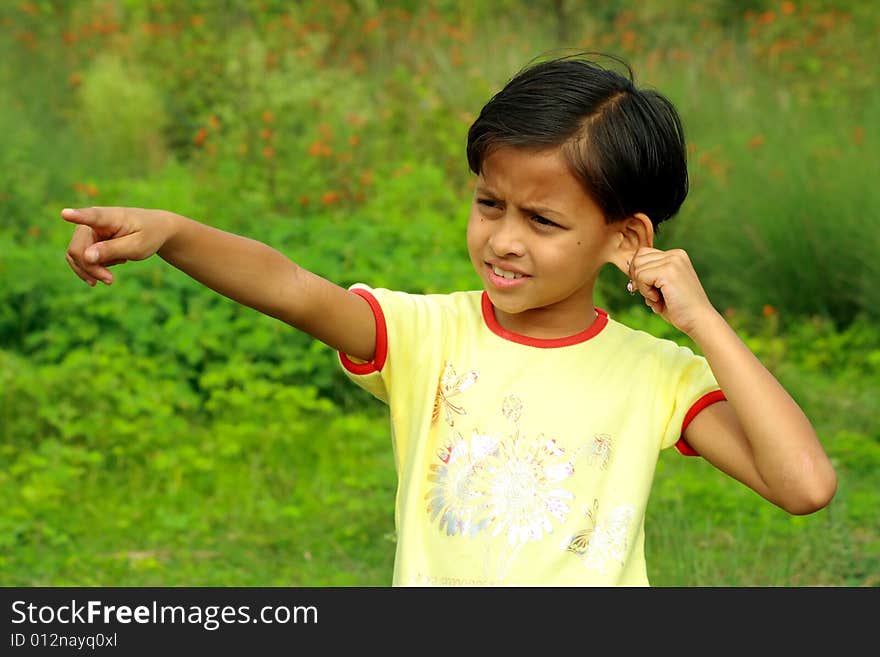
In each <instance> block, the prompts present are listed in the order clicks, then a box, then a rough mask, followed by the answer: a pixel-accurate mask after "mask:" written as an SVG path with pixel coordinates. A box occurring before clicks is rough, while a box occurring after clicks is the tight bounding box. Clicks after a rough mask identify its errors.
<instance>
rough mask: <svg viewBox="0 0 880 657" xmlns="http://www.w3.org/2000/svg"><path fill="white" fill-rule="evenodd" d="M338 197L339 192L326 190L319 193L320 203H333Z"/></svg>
mask: <svg viewBox="0 0 880 657" xmlns="http://www.w3.org/2000/svg"><path fill="white" fill-rule="evenodd" d="M339 199H340V194H339V192H335V191H328V192H324V193H323V194H321V203H323V204H324V205H333V204H334V203H338V202H339Z"/></svg>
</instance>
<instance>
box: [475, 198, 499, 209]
mask: <svg viewBox="0 0 880 657" xmlns="http://www.w3.org/2000/svg"><path fill="white" fill-rule="evenodd" d="M477 203H479V204H480V205H485V206H486V207H487V208H494V207H497V206H498V204H497V203H496V202H495V201H493V200H491V199H488V198H481V199H478V200H477Z"/></svg>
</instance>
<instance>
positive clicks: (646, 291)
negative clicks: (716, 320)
mask: <svg viewBox="0 0 880 657" xmlns="http://www.w3.org/2000/svg"><path fill="white" fill-rule="evenodd" d="M629 276H630V279H631V280H632V281H633V283H634V285H635V287H636V289H637V290H638V292H639V293H640V294H641V295H642V296H643V297H644V298H645V303H646V304H648V306H649V307H650V308H651V310H653V311H654V312H655V313H657V314H658V315H660V316H661V317H663V319H665V320H666V321H667V322H669V323H670V324H672V325H673V326H675V327H676V328H677V329H678V330H680V331H682V332H683V333H686V334H687V335H689V336H691V337H693V333H694V332H695V330H696V329H697V327H698V326H699V325H700V322H701V321H702V320H703V319H704V318H707V317H709V316H711V314H717V311H716V310H715V308H714V306H712V303H711V302H710V301H709V297H708V296H706V292H705V290H703V286H702V285H701V284H700V279H699V278H698V277H697V272H696V271H694V267H693V265H692V264H691V260H690V258H689V257H688V254H687V253H686V252H685V251H684V250H682V249H671V250H669V251H661V250H660V249H654V248H650V247H640V248H639V249H638V250H637V251H636V253H635V255H634V256H633V258H632V260H631V261H630V263H629Z"/></svg>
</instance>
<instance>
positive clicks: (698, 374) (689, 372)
mask: <svg viewBox="0 0 880 657" xmlns="http://www.w3.org/2000/svg"><path fill="white" fill-rule="evenodd" d="M668 359H669V360H668V362H667V363H665V364H664V367H666V368H668V370H667V371H668V372H670V373H671V375H672V379H671V381H672V385H673V390H672V391H671V392H672V395H671V410H670V414H669V416H668V417H669V419H668V422H667V424H666V429H665V431H664V435H663V442H662V447H663V448H664V449H665V448H667V447H671V446H673V445H675V447H676V449H678V451H679V452H681V453H682V454H684V455H686V456H698V454H697V452H696V451H695V450H694V449H693V448H692V447H691V446H690V445H688V444H687V442H686V441H685V440H684V430H685V429H686V428H687V426H688V424H690V422H691V421H692V420H693V419H694V418H695V417H696V416H697V414H699V413H700V411H702V410H703V409H704V408H706V407H707V406H709V405H711V404H713V403H715V402H717V401H723V400H724V399H725V397H724V393H723V392H722V391H721V388H720V387H719V385H718V381H717V380H716V379H715V375H714V374H713V373H712V369H711V368H710V367H709V363H708V361H707V360H706V359H705V358H704V357H703V356H698V355H696V354H694V353H693V351H691V350H690V349H688V348H687V347H682V346H676V347H675V349H674V350H672V351H671V352H670V353H669V355H668Z"/></svg>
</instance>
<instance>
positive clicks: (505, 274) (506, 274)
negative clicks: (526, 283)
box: [492, 265, 522, 278]
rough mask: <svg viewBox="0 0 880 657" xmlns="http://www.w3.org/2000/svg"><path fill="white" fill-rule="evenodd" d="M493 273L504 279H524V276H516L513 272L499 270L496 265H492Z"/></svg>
mask: <svg viewBox="0 0 880 657" xmlns="http://www.w3.org/2000/svg"><path fill="white" fill-rule="evenodd" d="M492 271H493V272H495V275H496V276H503V277H504V278H522V274H515V273H513V272H512V271H505V270H503V269H499V268H498V267H497V266H495V265H492Z"/></svg>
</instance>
